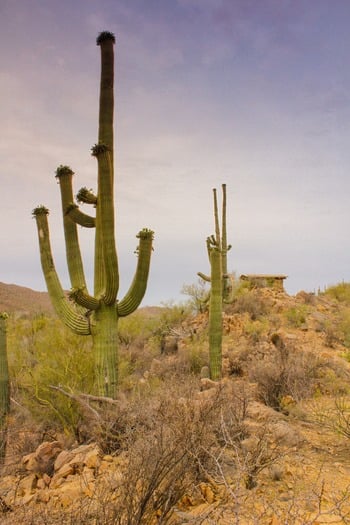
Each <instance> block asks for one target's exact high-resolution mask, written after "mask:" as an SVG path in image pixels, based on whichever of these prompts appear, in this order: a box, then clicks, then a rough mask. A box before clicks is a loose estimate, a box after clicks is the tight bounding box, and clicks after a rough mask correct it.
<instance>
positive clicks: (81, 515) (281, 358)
mask: <svg viewBox="0 0 350 525" xmlns="http://www.w3.org/2000/svg"><path fill="white" fill-rule="evenodd" d="M349 312H350V285H339V286H338V287H336V288H335V290H333V291H332V293H327V294H322V295H319V296H315V295H314V294H308V293H305V292H300V293H299V294H297V295H296V296H289V295H288V294H286V293H284V292H281V291H274V290H270V289H264V288H262V289H253V290H245V289H243V290H241V291H240V293H239V294H238V295H237V296H236V298H235V300H234V301H233V303H232V304H229V305H226V306H225V313H224V317H223V329H224V338H223V379H222V381H220V382H217V383H214V382H213V381H210V380H209V379H208V378H206V377H204V368H205V366H206V364H207V359H208V313H207V312H204V313H200V314H197V315H193V314H189V313H188V312H184V311H183V309H178V310H176V308H174V309H170V308H169V309H168V311H166V309H163V310H162V311H159V321H158V323H159V324H158V330H156V329H155V325H154V318H152V319H150V317H149V316H148V315H144V314H143V312H142V311H141V312H139V313H138V315H136V316H130V318H128V319H126V320H125V322H126V324H124V325H123V324H121V328H120V330H121V334H120V335H121V340H120V358H121V363H122V365H123V368H121V370H123V374H122V375H121V378H120V382H121V385H120V389H121V392H120V398H119V399H118V400H117V401H115V402H114V404H113V405H111V404H110V401H109V402H107V403H106V404H105V406H103V404H102V405H100V404H99V403H100V402H101V398H99V399H98V400H97V403H94V400H93V398H90V399H89V397H83V396H84V395H81V396H80V395H79V392H86V390H84V385H85V388H86V387H87V383H86V376H85V375H84V373H85V370H86V368H84V367H85V366H86V362H87V359H88V348H87V347H86V349H85V350H84V349H83V348H82V347H81V343H79V347H78V348H77V351H78V352H82V355H83V356H84V360H82V359H77V360H76V361H74V364H72V363H73V361H72V360H73V355H69V350H68V348H69V344H71V345H73V344H74V341H73V339H72V340H70V342H69V341H68V340H67V339H65V340H64V341H63V342H62V343H60V341H59V339H58V337H57V331H56V330H57V329H56V328H55V326H54V325H47V327H45V326H44V325H40V327H38V328H39V329H37V330H36V331H32V332H31V335H32V337H31V338H28V337H26V334H23V337H22V339H21V340H19V339H18V340H17V342H16V344H14V345H13V348H15V347H16V346H17V345H18V344H19V343H20V344H21V345H22V349H21V354H20V358H21V359H25V360H26V361H25V362H28V363H29V364H30V367H31V370H30V375H29V376H28V377H29V378H30V381H29V382H28V383H27V384H26V381H25V377H24V376H23V373H24V372H23V368H24V367H23V366H19V365H18V367H17V369H18V370H19V375H18V378H17V376H16V377H14V383H16V381H17V382H18V386H19V390H16V389H15V390H14V397H15V400H16V402H17V405H16V406H14V408H16V410H17V412H18V415H17V417H14V418H13V421H12V428H11V425H10V429H9V431H10V432H9V434H10V439H9V456H8V460H7V468H5V469H4V472H3V477H2V480H1V483H0V513H1V504H2V505H3V510H2V512H3V517H2V520H1V518H0V522H1V523H4V524H8V525H14V524H16V523H19V522H22V521H23V522H24V521H26V520H27V521H26V522H29V523H36V524H38V523H39V524H41V523H42V524H43V525H44V524H45V525H46V524H50V525H51V524H58V523H59V524H62V523H67V524H71V523H82V524H86V525H88V524H90V523H91V524H96V523H98V524H99V525H112V524H113V525H115V524H117V525H118V524H119V525H124V523H128V524H130V525H156V524H157V523H163V524H167V525H184V524H192V525H214V524H218V525H233V524H240V525H255V524H257V525H259V524H261V525H295V524H297V525H309V524H310V525H311V524H314V525H316V524H323V523H345V524H346V523H348V524H350V481H349V480H350V456H349V446H350V442H349V437H350V388H349V383H350V364H349V361H350V351H349V347H350V314H349ZM154 314H156V312H154ZM17 326H18V325H17ZM160 327H161V328H162V329H161V330H160ZM165 328H167V329H169V332H168V336H166V339H167V338H168V339H169V340H168V339H167V340H166V341H165V342H164V341H163V343H164V344H160V342H161V341H160V339H159V338H157V337H158V336H159V337H164V329H165ZM22 330H23V327H22ZM44 330H47V331H48V332H49V339H48V341H49V342H51V341H52V340H55V345H54V347H53V352H54V354H50V348H49V347H47V346H46V343H45V341H46V340H44V337H45V333H44ZM13 333H14V334H16V337H17V338H18V337H19V335H18V334H19V330H18V329H16V327H13ZM55 334H56V338H55V339H54V335H55ZM157 334H158V335H157ZM174 338H175V339H176V344H173V343H174ZM60 344H62V348H64V349H67V360H66V361H64V360H63V359H64V356H62V352H61V351H60V348H61V346H60ZM26 345H27V347H26ZM28 345H29V346H28ZM37 347H38V349H37ZM40 348H44V349H45V358H46V359H47V365H45V364H44V363H41V362H40V360H38V359H37V356H39V355H40ZM26 352H27V357H26V355H25V353H26ZM53 355H55V356H56V360H53ZM50 360H51V361H52V365H50ZM57 363H59V364H58V365H57ZM50 366H52V370H51V369H50ZM80 366H82V369H81V371H80V368H79V367H80ZM64 368H67V369H69V375H68V376H64V375H62V374H61V370H62V369H64ZM56 369H58V370H56ZM13 371H14V374H15V371H16V367H14V368H13ZM43 372H44V373H45V374H49V373H50V374H51V375H50V376H49V377H48V379H47V381H48V382H49V383H48V384H49V385H56V386H55V388H56V390H55V391H54V392H52V388H51V389H50V388H46V391H45V389H41V390H40V395H39V396H38V397H39V399H38V400H39V410H40V415H41V426H40V424H39V423H38V422H35V420H34V419H33V420H30V428H31V440H32V441H31V442H30V440H29V438H28V433H26V432H25V428H26V425H27V427H28V425H29V422H28V420H25V419H24V417H25V414H24V412H23V407H24V406H31V407H33V404H32V403H33V400H32V397H33V395H32V394H33V393H36V392H37V390H36V388H37V387H40V388H41V384H40V381H41V380H42V376H43ZM53 374H57V379H56V376H54V375H53ZM79 374H81V378H80V376H79ZM35 381H37V387H35V385H33V386H32V382H35ZM79 381H81V383H79ZM21 385H23V386H22V388H21ZM80 385H83V386H80ZM31 393H32V394H31ZM24 394H25V395H26V396H28V397H30V398H31V400H30V403H31V404H30V405H27V402H26V397H24ZM50 396H51V397H50ZM55 396H56V397H55ZM72 398H73V399H75V401H77V404H76V406H75V409H74V410H75V411H76V412H74V415H75V416H77V417H75V419H74V418H73V419H72V425H76V426H75V427H74V430H75V431H76V432H75V434H74V436H73V437H72V438H71V440H70V441H69V440H67V430H68V424H67V425H66V432H65V435H63V433H60V432H58V431H57V428H58V427H57V423H56V427H55V426H54V425H52V427H50V426H49V421H52V418H53V414H54V412H57V411H60V413H59V415H60V419H63V418H64V417H67V414H68V416H69V418H71V417H72V413H71V410H72V405H71V400H72ZM46 400H47V401H46ZM65 401H66V402H67V405H64V404H63V403H64V402H65ZM95 401H96V400H95ZM50 404H54V411H50ZM65 406H66V407H67V408H65ZM45 407H46V408H45ZM65 410H67V411H68V412H67V414H66V413H65ZM26 417H28V415H27V416H26ZM31 417H33V416H31ZM17 421H20V427H19V426H18V423H17ZM69 421H71V419H69ZM43 422H44V426H43ZM36 428H37V430H36ZM13 436H15V438H14V437H13ZM11 437H12V439H11ZM34 438H35V439H34ZM22 440H23V444H22V445H21V446H20V444H21V441H22ZM11 441H12V445H11ZM43 441H44V442H45V443H44V444H43ZM38 445H39V446H38ZM21 447H22V448H21ZM10 452H12V454H14V452H20V454H19V457H18V458H17V460H16V461H15V457H14V455H10ZM28 453H29V454H28ZM25 454H27V455H25ZM23 456H25V457H24V458H23V459H22V457H23ZM14 465H15V466H14ZM6 509H7V510H6Z"/></svg>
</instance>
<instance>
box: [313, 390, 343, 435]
mask: <svg viewBox="0 0 350 525" xmlns="http://www.w3.org/2000/svg"><path fill="white" fill-rule="evenodd" d="M310 413H311V420H312V421H313V422H315V423H317V424H319V425H320V426H321V427H322V428H327V429H329V430H333V431H334V432H335V433H336V434H340V435H341V436H343V437H345V438H347V439H350V401H349V398H348V397H344V396H336V397H335V399H332V400H331V401H330V402H329V403H328V406H327V404H326V403H325V402H324V401H323V402H322V403H317V402H316V403H313V404H312V405H311V410H310Z"/></svg>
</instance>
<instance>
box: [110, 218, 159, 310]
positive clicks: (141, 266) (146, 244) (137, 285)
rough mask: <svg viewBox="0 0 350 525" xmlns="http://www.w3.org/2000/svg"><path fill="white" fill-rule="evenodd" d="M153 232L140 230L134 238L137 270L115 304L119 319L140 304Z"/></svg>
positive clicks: (149, 258)
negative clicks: (137, 241)
mask: <svg viewBox="0 0 350 525" xmlns="http://www.w3.org/2000/svg"><path fill="white" fill-rule="evenodd" d="M153 236H154V232H153V231H152V230H149V229H147V228H144V229H143V230H141V231H140V232H139V233H138V235H137V236H136V237H137V238H138V239H139V245H138V247H137V249H136V253H137V256H138V261H137V268H136V272H135V276H134V279H133V281H132V283H131V286H130V288H129V290H128V291H127V293H126V294H125V296H124V298H123V299H122V300H121V301H120V302H118V303H117V312H118V315H119V316H120V317H125V316H126V315H130V314H131V313H132V312H134V311H135V310H136V308H137V307H138V306H139V304H140V303H141V301H142V299H143V297H144V295H145V292H146V287H147V279H148V274H149V267H150V261H151V254H152V242H153Z"/></svg>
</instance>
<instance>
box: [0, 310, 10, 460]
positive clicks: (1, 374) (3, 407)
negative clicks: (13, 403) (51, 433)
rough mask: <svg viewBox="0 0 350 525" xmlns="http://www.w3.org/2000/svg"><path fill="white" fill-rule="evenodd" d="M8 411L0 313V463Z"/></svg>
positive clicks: (4, 322) (3, 316)
mask: <svg viewBox="0 0 350 525" xmlns="http://www.w3.org/2000/svg"><path fill="white" fill-rule="evenodd" d="M9 412H10V383H9V370H8V361H7V314H5V313H1V314H0V464H1V463H3V461H4V459H5V454H6V443H7V416H8V414H9Z"/></svg>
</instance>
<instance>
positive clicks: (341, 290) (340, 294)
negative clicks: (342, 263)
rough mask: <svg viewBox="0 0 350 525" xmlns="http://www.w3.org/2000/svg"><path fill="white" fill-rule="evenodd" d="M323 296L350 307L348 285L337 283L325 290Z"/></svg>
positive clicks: (349, 285) (349, 288)
mask: <svg viewBox="0 0 350 525" xmlns="http://www.w3.org/2000/svg"><path fill="white" fill-rule="evenodd" d="M324 295H327V296H329V297H332V298H333V299H336V300H337V301H340V302H341V303H346V304H348V305H350V283H345V282H342V283H339V284H335V285H333V286H329V287H328V288H326V289H325V291H324Z"/></svg>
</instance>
